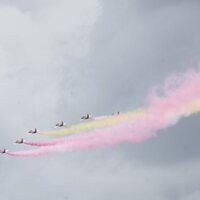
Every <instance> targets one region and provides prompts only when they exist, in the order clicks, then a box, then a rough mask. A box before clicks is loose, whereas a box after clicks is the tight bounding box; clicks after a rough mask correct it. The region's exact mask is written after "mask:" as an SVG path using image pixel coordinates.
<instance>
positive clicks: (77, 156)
mask: <svg viewBox="0 0 200 200" xmlns="http://www.w3.org/2000/svg"><path fill="white" fill-rule="evenodd" d="M199 9H200V2H199V1H197V0H190V1H187V0H182V1H181V0H180V1H172V0H170V1H158V0H150V1H146V0H132V1H131V0H115V1H114V0H101V1H100V0H99V1H98V0H85V1H81V0H75V1H68V0H67V1H66V0H57V1H56V0H49V1H47V0H40V1H39V0H30V1H29V2H27V1H25V0H20V1H19V0H10V1H6V0H0V27H1V30H0V91H1V104H0V110H1V112H0V120H1V140H0V146H1V147H4V146H5V147H8V148H9V149H12V150H18V149H25V148H27V147H24V146H16V145H13V144H12V142H13V141H15V140H16V139H18V138H21V137H25V138H28V139H33V138H41V137H37V136H36V137H31V136H28V135H27V134H26V131H27V130H28V129H31V128H34V127H38V128H39V129H51V128H52V127H53V126H54V124H55V122H57V121H60V120H64V121H66V122H71V121H75V120H77V119H79V117H80V115H82V114H84V113H86V112H91V113H93V114H95V115H101V114H107V113H110V112H116V111H118V110H120V111H127V110H130V109H135V108H137V107H140V106H143V105H144V104H145V98H146V94H147V93H148V90H149V89H150V88H151V86H154V85H156V84H160V82H161V81H162V80H163V79H164V78H165V77H166V76H168V75H169V74H170V73H173V72H176V71H184V69H186V68H188V67H189V66H193V65H194V66H195V65H196V63H197V62H198V61H199V53H200V47H199V44H200V36H199V35H200V26H199V22H200V12H199ZM199 120H200V118H199V115H195V116H192V117H190V118H188V119H181V121H180V123H178V124H177V125H176V126H173V127H170V128H168V129H166V130H161V131H159V132H158V133H157V137H155V138H152V139H151V140H148V141H145V142H143V143H140V144H135V145H133V144H128V143H124V144H121V145H118V146H115V147H112V148H104V149H94V150H90V151H88V152H71V153H61V154H50V155H46V156H42V157H36V158H13V157H8V156H1V158H0V178H1V179H0V180H1V183H2V184H1V187H0V198H1V199H3V200H10V199H16V200H18V199H19V200H25V199H30V200H37V199H49V200H54V199H56V200H64V199H68V200H78V199H82V200H94V199H95V200H100V199H105V200H110V199H115V200H118V199H119V200H121V199H126V200H132V199H138V200H145V199H148V200H160V199H162V200H171V199H175V200H179V199H180V200H183V199H184V200H199V198H200V186H199V185H200V170H199V169H200V159H199V153H200V149H199V143H198V141H199V140H200V136H199V134H198V132H199V130H200V128H199Z"/></svg>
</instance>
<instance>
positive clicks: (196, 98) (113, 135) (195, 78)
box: [7, 71, 200, 156]
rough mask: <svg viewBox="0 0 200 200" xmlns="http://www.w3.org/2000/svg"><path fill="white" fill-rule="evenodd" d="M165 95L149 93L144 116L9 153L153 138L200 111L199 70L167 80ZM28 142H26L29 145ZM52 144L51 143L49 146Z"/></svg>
mask: <svg viewBox="0 0 200 200" xmlns="http://www.w3.org/2000/svg"><path fill="white" fill-rule="evenodd" d="M162 91H163V96H161V97H160V96H159V95H158V94H157V92H156V90H154V91H152V92H151V93H150V95H149V106H148V107H147V109H146V110H145V111H144V113H143V115H140V116H138V117H137V118H134V120H133V119H132V118H131V117H130V118H125V119H124V121H122V122H120V123H118V124H115V125H112V126H109V127H104V128H100V129H97V130H93V131H88V132H86V133H84V134H79V135H75V136H72V137H65V138H60V139H56V140H49V141H44V142H41V141H38V142H28V143H29V144H30V145H36V146H43V147H40V148H38V149H35V150H30V151H21V152H7V154H9V155H14V156H36V155H42V154H46V153H51V152H62V151H72V150H81V151H83V150H87V149H90V148H94V147H96V148H97V147H103V146H112V145H115V144H119V143H121V142H124V141H128V142H132V143H136V142H141V141H143V140H146V139H148V138H150V137H152V136H153V135H154V134H155V133H156V131H158V130H160V129H163V128H167V127H168V126H170V125H173V124H175V123H177V122H178V120H179V119H180V117H186V116H189V115H190V114H192V113H195V112H199V111H200V106H195V107H194V106H193V105H194V104H195V105H200V73H199V72H195V71H188V72H187V73H183V74H181V75H174V76H171V77H170V78H168V79H167V80H166V81H165V84H164V87H163V88H162ZM28 143H27V144H28ZM49 145H52V146H49Z"/></svg>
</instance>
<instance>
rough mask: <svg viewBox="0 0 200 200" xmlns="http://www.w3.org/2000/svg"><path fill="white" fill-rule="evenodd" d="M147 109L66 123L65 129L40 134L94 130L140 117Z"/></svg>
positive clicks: (62, 133) (63, 133)
mask: <svg viewBox="0 0 200 200" xmlns="http://www.w3.org/2000/svg"><path fill="white" fill-rule="evenodd" d="M145 110H146V109H138V110H136V111H133V112H126V113H121V114H119V115H110V116H105V117H103V118H100V119H95V120H90V121H85V122H82V123H77V124H71V125H66V126H65V128H64V129H58V130H50V131H42V132H40V134H41V135H69V134H77V133H79V132H85V131H89V130H93V129H96V128H101V127H106V126H110V125H114V124H116V123H118V122H121V121H123V120H127V119H129V118H131V119H133V118H135V117H138V116H139V115H142V114H143V113H144V112H145Z"/></svg>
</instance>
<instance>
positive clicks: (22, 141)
mask: <svg viewBox="0 0 200 200" xmlns="http://www.w3.org/2000/svg"><path fill="white" fill-rule="evenodd" d="M119 114H120V112H117V113H112V115H119ZM95 119H96V118H95V117H94V118H93V117H92V115H91V114H86V115H83V116H82V117H81V120H95ZM97 119H98V118H97ZM65 125H66V124H65V123H64V122H63V121H61V122H60V123H56V124H55V128H61V127H64V126H65ZM39 132H40V130H39V129H37V128H34V129H32V130H29V131H28V133H29V134H37V133H39ZM15 143H16V144H23V143H24V139H23V138H21V139H20V140H17V141H15ZM6 152H8V150H7V149H5V148H4V149H3V150H0V153H1V154H5V153H6Z"/></svg>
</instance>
